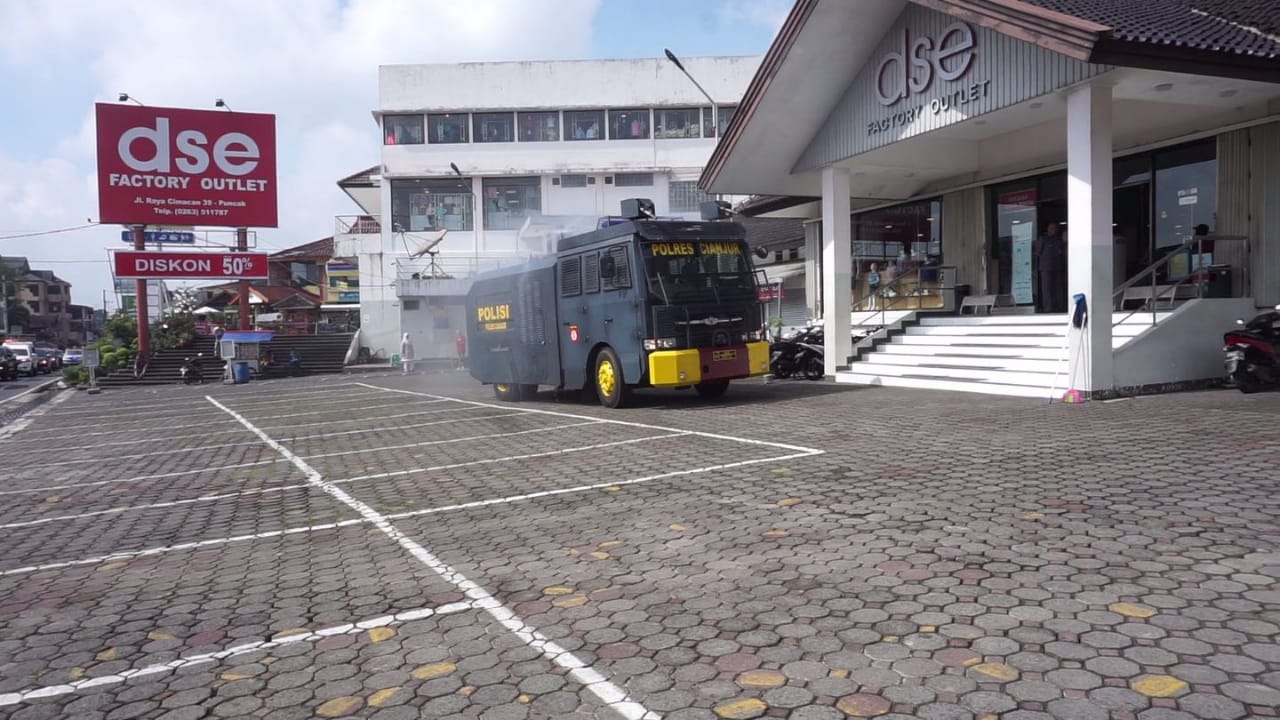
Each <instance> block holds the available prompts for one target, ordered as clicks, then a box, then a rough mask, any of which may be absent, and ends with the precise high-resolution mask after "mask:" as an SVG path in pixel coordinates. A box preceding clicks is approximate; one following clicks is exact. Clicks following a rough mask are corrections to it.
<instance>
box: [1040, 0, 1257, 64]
mask: <svg viewBox="0 0 1280 720" xmlns="http://www.w3.org/2000/svg"><path fill="white" fill-rule="evenodd" d="M1024 2H1026V3H1027V4H1028V5H1034V6H1036V7H1040V8H1044V9H1045V10H1053V11H1055V12H1059V13H1062V14H1064V15H1070V16H1072V17H1076V18H1080V19H1083V20H1090V21H1092V22H1096V23H1098V24H1100V25H1105V26H1107V27H1109V28H1111V32H1110V36H1111V38H1112V39H1114V40H1120V41H1124V42H1134V43H1142V44H1146V45H1163V46H1166V47H1171V48H1188V49H1194V50H1208V51H1212V52H1219V53H1229V54H1236V55H1251V56H1254V57H1259V58H1280V3H1277V2H1275V0H1024Z"/></svg>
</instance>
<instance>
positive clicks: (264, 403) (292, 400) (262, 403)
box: [236, 392, 378, 410]
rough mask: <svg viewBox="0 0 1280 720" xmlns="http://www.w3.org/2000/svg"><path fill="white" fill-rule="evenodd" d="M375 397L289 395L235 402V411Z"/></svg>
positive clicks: (346, 401) (374, 395) (321, 403)
mask: <svg viewBox="0 0 1280 720" xmlns="http://www.w3.org/2000/svg"><path fill="white" fill-rule="evenodd" d="M377 396H378V393H369V392H364V393H360V394H358V395H354V394H353V395H343V396H342V397H333V396H332V393H325V394H323V395H313V396H310V397H299V396H296V395H290V396H289V397H287V398H282V399H280V400H254V401H252V402H248V403H240V402H237V403H236V409H237V410H259V409H262V408H266V407H268V406H271V405H285V404H300V403H301V404H306V405H308V406H310V405H329V404H332V403H344V402H345V403H352V402H359V401H360V400H363V399H366V398H371V397H377ZM313 397H314V398H328V399H327V400H326V399H316V400H313V399H311V398H313Z"/></svg>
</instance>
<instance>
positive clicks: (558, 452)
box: [333, 432, 693, 483]
mask: <svg viewBox="0 0 1280 720" xmlns="http://www.w3.org/2000/svg"><path fill="white" fill-rule="evenodd" d="M692 434H693V433H688V432H674V433H668V434H666V435H650V436H648V437H642V438H632V439H630V440H616V441H614V442H607V443H599V444H597V445H582V446H580V447H571V448H564V449H562V450H548V451H547V452H540V453H528V454H525V455H507V456H505V457H500V458H489V459H487V460H471V461H468V462H460V463H452V464H449V465H433V466H431V467H420V468H412V469H410V470H394V471H392V472H384V473H375V474H373V475H357V476H356V477H349V478H345V479H342V480H334V481H333V482H335V483H351V482H357V481H360V480H377V479H380V478H389V477H400V476H402V475H416V474H418V473H424V472H435V471H437V470H453V469H455V468H462V467H472V466H474V465H489V464H492V463H502V462H512V461H514V460H530V459H533V458H540V457H550V456H552V455H567V454H569V453H575V452H583V451H586V450H599V449H601V448H607V447H616V446H618V445H632V444H634V443H641V442H648V441H649V440H662V439H664V438H673V437H680V436H682V435H692Z"/></svg>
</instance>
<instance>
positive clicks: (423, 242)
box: [404, 230, 449, 260]
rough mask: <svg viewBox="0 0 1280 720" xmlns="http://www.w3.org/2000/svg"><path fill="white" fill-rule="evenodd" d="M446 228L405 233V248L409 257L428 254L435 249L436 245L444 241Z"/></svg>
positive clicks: (446, 232) (446, 233)
mask: <svg viewBox="0 0 1280 720" xmlns="http://www.w3.org/2000/svg"><path fill="white" fill-rule="evenodd" d="M448 234H449V231H448V230H436V231H434V232H426V233H413V234H412V235H410V234H408V233H406V234H405V235H404V245H405V250H406V251H408V253H409V259H411V260H412V259H413V258H420V257H422V256H423V255H428V254H430V253H431V252H432V251H433V250H435V249H436V246H437V245H439V244H440V243H441V242H443V241H444V236H445V235H448Z"/></svg>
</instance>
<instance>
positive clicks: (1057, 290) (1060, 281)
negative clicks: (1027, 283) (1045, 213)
mask: <svg viewBox="0 0 1280 720" xmlns="http://www.w3.org/2000/svg"><path fill="white" fill-rule="evenodd" d="M1059 229H1060V228H1059V227H1058V223H1056V222H1051V223H1049V224H1048V225H1047V226H1046V227H1045V229H1044V234H1043V235H1041V236H1040V237H1038V238H1036V242H1035V247H1034V248H1033V249H1032V255H1033V256H1034V258H1035V262H1036V275H1037V277H1038V279H1039V280H1040V288H1039V289H1040V292H1039V301H1040V302H1039V307H1040V312H1043V313H1061V312H1066V311H1067V307H1066V295H1065V293H1066V282H1065V280H1066V265H1067V263H1066V257H1067V255H1066V243H1064V242H1063V239H1062V236H1061V235H1059V234H1058V231H1059Z"/></svg>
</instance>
